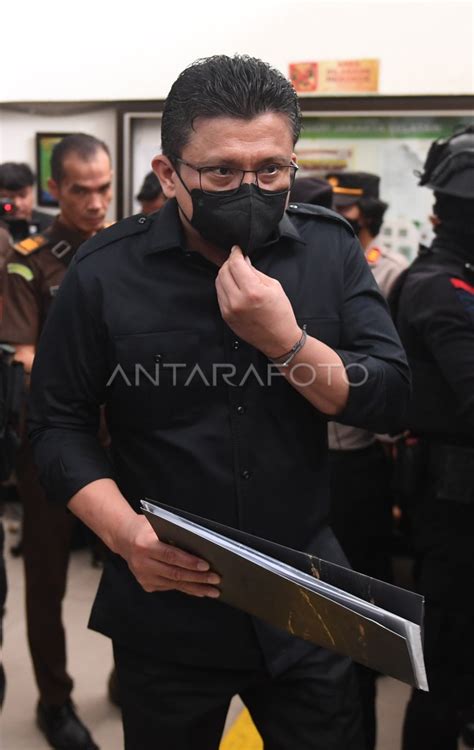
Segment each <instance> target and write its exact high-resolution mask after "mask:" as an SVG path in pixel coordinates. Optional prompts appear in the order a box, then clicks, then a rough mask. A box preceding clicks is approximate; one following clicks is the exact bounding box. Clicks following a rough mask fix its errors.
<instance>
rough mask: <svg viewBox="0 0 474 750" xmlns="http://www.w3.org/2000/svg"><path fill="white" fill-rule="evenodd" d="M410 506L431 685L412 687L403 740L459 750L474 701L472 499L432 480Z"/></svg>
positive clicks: (409, 745)
mask: <svg viewBox="0 0 474 750" xmlns="http://www.w3.org/2000/svg"><path fill="white" fill-rule="evenodd" d="M411 512H412V528H413V537H414V544H415V551H416V567H415V577H416V584H417V588H418V590H419V591H420V593H422V594H423V595H424V596H425V616H424V636H425V637H424V655H425V663H426V670H427V675H428V684H429V687H430V692H429V693H423V692H420V691H418V690H415V691H413V694H412V697H411V700H410V702H409V704H408V707H407V712H406V715H405V722H404V728H403V745H402V746H403V750H418V748H420V747H426V748H430V750H456V748H457V746H458V737H459V734H460V732H461V728H462V724H463V719H464V716H465V715H466V714H470V713H471V712H472V708H473V706H474V638H473V634H474V603H473V593H472V592H473V579H474V553H473V546H472V539H473V536H474V504H472V503H471V504H467V503H466V504H464V503H460V502H456V501H453V500H440V499H438V498H437V497H436V493H435V491H434V489H433V487H432V486H431V485H430V484H429V483H427V487H426V493H425V496H424V497H423V498H422V499H421V500H420V503H419V505H418V506H417V507H415V508H413V509H412V511H411Z"/></svg>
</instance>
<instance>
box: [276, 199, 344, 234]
mask: <svg viewBox="0 0 474 750" xmlns="http://www.w3.org/2000/svg"><path fill="white" fill-rule="evenodd" d="M287 211H288V213H290V214H293V215H295V216H312V217H313V218H315V219H323V220H324V221H334V222H337V223H339V224H342V225H343V226H344V227H345V228H346V229H347V230H348V231H349V232H350V233H351V235H352V236H353V237H355V234H354V230H353V229H352V227H351V225H350V224H349V222H348V221H346V219H345V218H344V217H343V216H341V214H338V213H337V211H331V209H330V208H324V206H314V205H313V204H311V203H290V204H289V205H288V208H287Z"/></svg>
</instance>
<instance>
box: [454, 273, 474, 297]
mask: <svg viewBox="0 0 474 750" xmlns="http://www.w3.org/2000/svg"><path fill="white" fill-rule="evenodd" d="M450 282H451V284H452V285H453V287H454V288H455V289H462V290H463V291H465V292H467V293H468V294H472V295H473V296H474V286H472V285H471V284H468V283H467V281H463V280H462V279H456V278H455V277H454V276H452V277H451V278H450Z"/></svg>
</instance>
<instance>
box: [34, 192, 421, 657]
mask: <svg viewBox="0 0 474 750" xmlns="http://www.w3.org/2000/svg"><path fill="white" fill-rule="evenodd" d="M252 261H253V263H254V265H255V266H256V268H258V269H259V270H260V271H262V272H263V273H265V274H268V275H270V276H272V277H274V278H276V279H278V280H279V281H280V282H281V284H282V285H283V288H284V290H285V292H286V294H287V295H288V297H289V299H290V300H291V303H292V305H293V309H294V311H295V315H296V318H297V320H298V322H299V323H300V325H303V324H306V326H307V331H308V334H309V335H310V336H314V337H316V338H318V339H320V340H321V341H324V342H325V343H326V344H327V345H329V346H330V347H332V348H334V349H335V350H336V351H337V352H338V354H339V355H340V357H341V358H342V360H343V362H344V363H345V365H346V367H347V366H348V365H350V366H351V367H349V370H348V374H349V378H350V379H353V380H354V381H357V386H356V387H351V388H350V395H349V400H348V403H347V406H346V407H345V409H344V411H343V413H341V414H340V415H338V420H339V421H342V422H346V423H348V424H353V425H357V426H363V427H368V428H369V429H372V430H374V431H387V430H390V429H391V428H392V427H396V426H397V418H398V417H399V415H400V412H402V411H403V408H404V405H405V402H406V399H407V397H408V391H409V385H408V369H407V364H406V361H405V357H404V353H403V350H402V348H401V345H400V342H399V339H398V336H397V334H396V332H395V329H394V327H393V325H392V322H391V319H390V317H389V314H388V312H387V308H386V305H385V302H384V300H383V298H382V296H381V294H380V293H379V291H378V288H377V286H376V284H375V282H374V279H373V276H372V274H371V272H370V269H369V268H368V265H367V263H366V261H365V258H364V255H363V253H362V251H361V248H360V245H359V243H358V241H357V240H356V239H355V238H354V235H353V234H352V230H351V229H350V227H349V226H348V225H347V224H346V222H344V220H342V219H340V218H339V217H338V216H337V215H336V214H333V213H332V212H330V211H325V210H324V209H319V208H316V207H310V206H301V207H292V208H290V209H289V211H288V212H287V214H286V215H285V217H284V219H283V220H282V222H281V223H280V225H279V229H278V233H277V236H276V237H275V238H273V240H272V241H271V242H269V243H268V244H267V245H266V246H265V247H263V248H261V249H260V250H259V251H258V252H256V253H255V254H254V255H253V256H252ZM217 272H218V268H217V267H216V266H215V265H214V264H212V263H210V262H208V261H207V260H206V259H205V258H203V257H202V256H201V255H200V254H199V253H196V252H189V249H188V248H187V247H186V244H185V241H184V236H183V233H182V228H181V224H180V220H179V215H178V212H177V206H176V203H175V201H169V202H168V203H167V204H166V205H165V206H164V208H162V209H161V211H160V212H159V213H158V214H157V215H154V216H152V217H149V218H148V219H146V220H145V221H143V217H140V218H137V217H131V218H130V219H126V220H124V221H123V222H120V223H119V224H116V225H114V226H113V227H111V228H110V229H108V230H104V231H103V232H101V233H100V235H97V236H96V237H95V238H93V239H92V240H90V241H88V242H86V243H85V245H83V247H82V248H81V249H80V250H79V251H78V253H77V255H76V257H75V260H74V263H73V264H72V266H71V268H70V270H69V272H68V274H67V276H66V278H65V280H64V282H63V284H62V286H61V289H60V291H59V294H58V296H57V298H56V300H55V303H54V306H53V309H52V311H51V314H50V316H49V320H48V321H47V323H46V327H45V330H44V333H43V336H42V338H41V342H40V346H39V351H38V354H37V357H36V361H35V365H34V371H33V378H32V399H31V438H32V440H33V443H34V448H35V452H36V459H37V462H38V465H39V468H40V472H41V476H42V481H43V483H44V484H45V487H46V489H47V492H48V493H49V495H50V497H51V498H52V499H55V500H56V501H60V502H63V503H66V502H67V501H68V500H69V499H70V498H71V496H72V495H74V494H75V493H76V492H77V491H78V490H80V489H81V488H82V487H84V486H85V485H86V484H88V483H89V482H92V481H94V480H97V479H100V478H103V477H112V478H114V479H115V480H116V482H117V483H118V485H119V487H120V489H121V491H122V492H123V494H124V495H125V497H126V498H127V499H128V501H129V502H130V504H131V505H132V506H133V508H135V509H136V510H138V508H139V500H140V498H143V497H148V498H151V499H157V500H161V501H163V502H166V503H168V504H170V505H174V506H176V507H179V508H183V509H185V510H188V511H191V512H193V513H196V514H198V515H201V516H205V517H209V518H213V519H215V520H217V521H220V522H221V523H224V524H227V525H229V526H235V527H238V528H241V529H244V530H245V531H248V532H250V533H253V534H256V535H258V536H262V537H266V538H268V539H271V540H274V541H276V542H278V543H280V544H284V545H287V546H289V547H294V548H297V549H311V550H313V551H314V552H316V553H318V554H319V555H320V556H321V557H326V558H328V559H332V560H335V561H336V562H337V561H339V562H340V561H342V560H343V558H341V557H340V552H339V551H338V549H337V545H336V543H335V540H334V538H333V537H332V535H331V533H330V532H328V531H327V528H326V526H325V524H326V517H327V514H328V477H327V458H326V453H327V446H326V428H327V419H326V417H325V415H323V414H321V413H319V412H318V411H317V410H316V409H315V408H314V407H313V406H312V405H311V404H310V403H309V401H307V400H306V399H305V398H304V397H303V396H301V395H300V394H299V393H298V392H297V391H296V390H295V389H294V388H292V387H291V385H289V384H288V383H287V382H286V380H285V379H284V378H283V377H281V376H280V375H279V374H278V370H277V368H275V367H274V366H271V365H270V363H269V362H268V360H267V359H266V358H265V357H264V356H263V354H261V353H260V352H259V351H257V350H256V349H255V348H254V347H252V346H250V345H249V344H247V343H246V342H245V341H242V340H240V339H239V338H238V337H236V335H235V334H234V333H233V331H232V330H231V329H230V328H229V327H228V326H227V325H226V323H225V322H224V321H223V319H222V317H221V314H220V311H219V306H218V302H217V295H216V290H215V279H216V275H217ZM298 377H299V379H300V380H302V381H304V380H305V379H307V377H308V374H307V372H306V373H305V372H304V370H301V373H300V374H299V376H298ZM101 404H105V409H106V417H107V423H108V427H109V431H110V435H111V438H112V457H111V460H109V459H108V458H107V457H106V455H105V454H104V452H103V450H102V449H101V447H100V446H99V444H98V443H97V440H96V434H97V428H98V420H99V407H100V405H101ZM91 625H92V627H94V628H96V629H98V630H100V631H101V632H104V633H106V634H109V635H111V636H112V637H114V638H115V639H117V640H122V641H125V642H130V641H133V642H134V643H135V645H136V647H139V648H143V649H144V650H146V649H147V648H161V649H162V653H163V657H164V658H171V659H189V660H192V661H196V662H198V661H202V662H204V663H207V664H213V663H216V664H221V665H222V664H223V663H225V664H228V665H229V664H234V665H235V666H248V665H249V664H255V663H257V662H258V661H259V660H261V658H262V653H263V655H264V658H265V659H266V661H267V663H270V664H271V665H272V666H273V667H274V668H276V667H275V665H277V664H280V665H281V664H283V662H284V661H285V659H288V658H292V657H290V656H288V654H290V655H293V656H294V655H295V654H297V652H298V650H300V651H301V648H304V647H305V644H304V643H303V642H302V641H297V640H296V639H289V637H288V638H286V636H285V637H284V636H282V635H279V636H277V635H276V634H275V633H273V631H271V630H270V629H269V628H267V627H266V626H263V625H262V624H261V623H259V622H257V621H255V620H253V619H252V618H250V617H248V616H247V615H245V614H243V613H241V612H238V611H237V610H234V609H232V608H230V607H228V606H227V605H224V604H221V603H219V602H218V601H214V600H210V599H196V598H193V597H189V596H186V595H184V594H181V593H178V592H167V593H156V594H147V593H145V592H144V591H143V590H142V589H141V587H140V586H139V584H138V583H137V582H136V581H135V579H134V577H133V576H132V574H131V573H130V571H129V570H128V567H127V565H126V564H125V563H124V561H123V560H122V559H120V558H118V557H116V556H113V555H111V556H110V559H109V561H108V562H107V564H106V566H105V570H104V575H103V578H102V582H101V585H100V589H99V592H98V595H97V598H96V602H95V605H94V609H93V614H92V619H91ZM256 635H257V637H256ZM283 651H285V654H286V656H285V654H283Z"/></svg>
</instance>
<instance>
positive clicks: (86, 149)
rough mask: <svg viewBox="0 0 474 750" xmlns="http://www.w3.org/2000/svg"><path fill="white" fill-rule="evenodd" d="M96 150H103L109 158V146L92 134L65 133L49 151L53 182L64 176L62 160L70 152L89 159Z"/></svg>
mask: <svg viewBox="0 0 474 750" xmlns="http://www.w3.org/2000/svg"><path fill="white" fill-rule="evenodd" d="M97 151H105V153H106V154H107V156H108V157H109V159H110V151H109V147H108V146H107V144H106V143H104V141H101V140H99V139H98V138H96V137H95V136H94V135H88V134H87V133H74V134H73V135H66V136H65V137H64V138H62V139H61V140H60V141H59V142H58V143H57V144H56V145H55V147H54V148H53V151H52V153H51V177H52V178H53V180H54V181H55V182H57V183H60V182H61V180H62V179H63V177H64V162H65V161H66V159H67V157H68V156H69V155H70V154H72V153H75V154H77V155H78V156H79V157H80V158H81V159H83V160H84V161H90V160H91V159H93V158H94V156H95V155H96V153H97Z"/></svg>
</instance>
